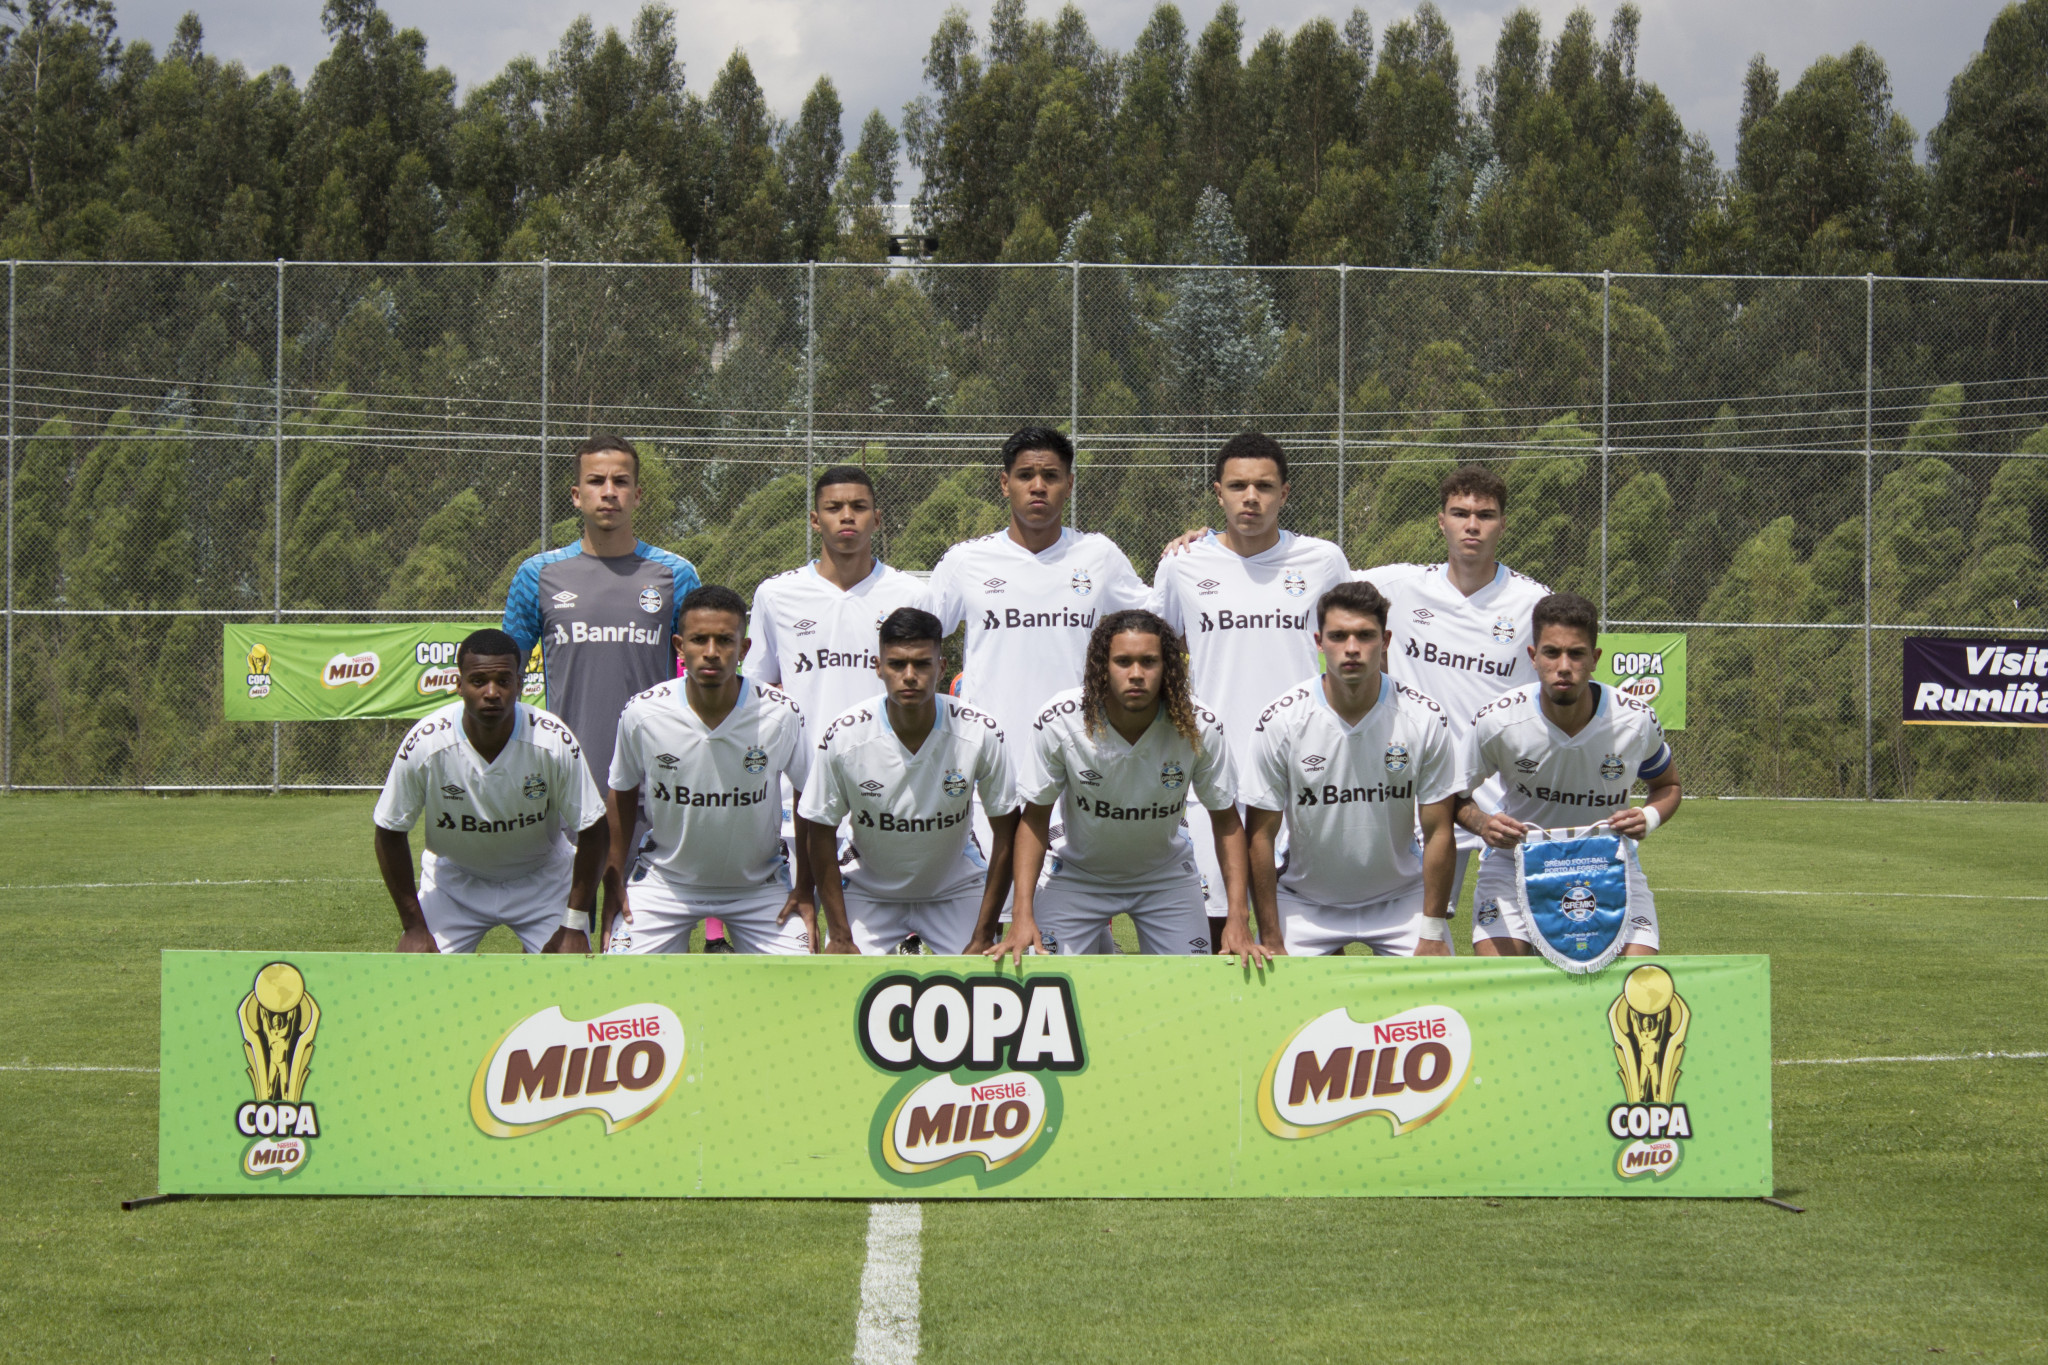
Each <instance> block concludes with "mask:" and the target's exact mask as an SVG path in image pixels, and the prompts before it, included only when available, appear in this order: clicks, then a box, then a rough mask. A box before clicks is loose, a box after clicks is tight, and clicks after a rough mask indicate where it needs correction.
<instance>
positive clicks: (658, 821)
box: [605, 587, 816, 953]
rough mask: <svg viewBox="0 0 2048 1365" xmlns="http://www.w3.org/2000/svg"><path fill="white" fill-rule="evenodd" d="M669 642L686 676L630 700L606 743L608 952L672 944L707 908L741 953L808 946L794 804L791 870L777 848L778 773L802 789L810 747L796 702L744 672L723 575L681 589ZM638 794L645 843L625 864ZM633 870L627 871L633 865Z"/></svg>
mask: <svg viewBox="0 0 2048 1365" xmlns="http://www.w3.org/2000/svg"><path fill="white" fill-rule="evenodd" d="M677 615H678V618H679V620H680V622H681V625H680V629H679V632H678V634H677V635H676V653H677V655H678V656H679V657H680V658H681V659H682V661H683V676H682V677H680V678H673V679H670V680H669V681H668V682H664V683H657V684H655V685H654V686H653V687H650V688H648V689H647V690H646V691H645V692H642V693H641V694H640V695H639V696H637V697H635V698H633V700H631V701H629V702H627V703H626V709H625V711H624V712H622V713H621V714H620V716H619V742H618V744H617V746H616V747H615V748H614V749H613V750H612V771H611V787H612V795H611V830H612V841H611V843H612V851H611V862H612V867H613V869H614V871H615V872H616V873H617V874H618V876H619V878H620V880H621V883H622V884H623V885H624V887H625V892H626V894H625V896H624V898H623V899H624V902H625V913H624V914H623V915H622V916H619V917H615V918H613V919H611V920H610V921H609V922H608V923H607V925H606V926H605V927H606V929H607V930H608V931H609V934H610V946H609V947H608V949H607V951H610V952H627V953H681V952H687V951H689V943H690V931H691V930H692V929H694V928H696V927H697V923H698V921H699V920H702V919H704V918H706V917H708V916H712V915H715V916H717V917H718V918H719V919H721V920H723V921H724V922H725V932H726V936H727V937H728V938H730V939H731V940H732V941H733V943H734V944H735V945H736V946H737V947H738V949H739V951H741V952H743V953H808V952H810V951H811V943H812V941H813V939H814V938H815V936H816V935H815V930H816V925H815V923H814V920H815V918H816V917H815V915H814V914H813V912H812V909H811V883H810V868H809V864H810V855H809V854H808V853H807V852H806V850H805V841H804V837H803V836H804V834H805V831H806V822H805V820H804V819H803V818H802V817H801V816H798V817H797V821H796V829H797V836H798V837H797V845H796V880H795V885H794V888H792V886H791V883H790V879H789V871H788V864H787V862H786V861H785V859H784V857H783V851H782V802H781V801H780V800H778V799H777V795H778V793H779V792H780V791H781V781H782V778H783V777H785V776H787V777H788V778H789V785H790V788H791V790H793V791H795V792H796V793H797V794H798V796H799V797H801V795H802V793H803V788H804V774H805V772H806V771H807V769H808V767H809V764H808V759H809V756H810V753H809V747H808V746H807V745H806V744H805V743H804V723H803V717H802V715H801V714H799V713H798V711H797V708H796V703H795V702H793V701H791V700H790V699H789V698H788V697H786V696H784V695H783V694H782V693H780V692H778V691H776V690H775V689H774V688H772V687H770V686H768V685H767V684H766V683H757V682H748V681H746V680H745V679H743V678H741V677H740V674H739V662H740V658H741V656H742V655H743V654H744V653H745V652H746V647H747V641H746V621H747V604H746V603H745V602H743V601H742V600H741V599H740V595H739V594H738V593H736V592H734V591H733V590H732V589H731V588H720V587H702V588H697V589H694V590H693V591H692V592H691V593H690V595H689V596H687V597H685V598H684V599H683V605H682V609H681V610H680V611H679V612H678V613H677ZM643 801H644V802H645V803H646V805H647V825H648V830H649V838H650V846H649V848H648V850H647V852H646V853H645V855H643V856H642V858H641V859H640V862H639V864H638V865H637V866H636V867H633V868H631V869H628V867H627V859H628V858H629V856H630V855H631V851H632V833H633V825H634V821H635V820H636V818H637V817H638V813H639V808H640V805H641V803H642V802H643ZM629 872H630V876H629Z"/></svg>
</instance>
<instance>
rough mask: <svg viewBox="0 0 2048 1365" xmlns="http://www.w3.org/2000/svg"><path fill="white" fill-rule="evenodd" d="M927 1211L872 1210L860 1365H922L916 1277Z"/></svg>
mask: <svg viewBox="0 0 2048 1365" xmlns="http://www.w3.org/2000/svg"><path fill="white" fill-rule="evenodd" d="M923 1234H924V1205H922V1204H917V1203H902V1204H870V1205H868V1262H867V1265H866V1267H865V1268H863V1269H862V1271H861V1273H860V1317H859V1319H858V1320H857V1321H856V1322H855V1324H854V1329H853V1359H854V1362H855V1365H910V1362H911V1361H914V1360H916V1359H917V1325H918V1309H917V1273H918V1268H919V1265H920V1263H921V1262H922V1260H923V1257H924V1251H923V1246H922V1238H923Z"/></svg>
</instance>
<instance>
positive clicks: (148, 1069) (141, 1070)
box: [0, 1066, 156, 1076]
mask: <svg viewBox="0 0 2048 1365" xmlns="http://www.w3.org/2000/svg"><path fill="white" fill-rule="evenodd" d="M0 1071H132V1072H134V1073H135V1074H136V1075H138V1076H154V1075H156V1068H155V1067H153V1066H0Z"/></svg>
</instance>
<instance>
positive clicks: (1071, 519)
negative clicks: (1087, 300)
mask: <svg viewBox="0 0 2048 1365" xmlns="http://www.w3.org/2000/svg"><path fill="white" fill-rule="evenodd" d="M1071 268H1072V270H1073V272H1074V301H1073V313H1074V319H1073V321H1074V325H1073V329H1072V331H1073V349H1072V352H1071V354H1070V355H1069V356H1068V357H1067V439H1068V440H1070V441H1072V442H1073V443H1074V465H1075V472H1076V473H1077V474H1078V473H1079V471H1080V456H1081V263H1080V262H1079V261H1075V262H1074V263H1073V265H1072V267H1071ZM1080 492H1081V481H1080V479H1078V478H1076V479H1075V480H1074V491H1073V492H1072V493H1070V494H1069V495H1068V496H1067V525H1069V526H1071V527H1073V528H1074V529H1075V530H1077V531H1078V530H1080V529H1081V511H1080V505H1079V504H1080V501H1081V499H1080Z"/></svg>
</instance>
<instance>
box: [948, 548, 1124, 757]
mask: <svg viewBox="0 0 2048 1365" xmlns="http://www.w3.org/2000/svg"><path fill="white" fill-rule="evenodd" d="M928 586H929V590H930V596H931V605H930V607H929V610H930V611H931V612H932V614H933V615H935V616H937V617H938V618H939V623H940V624H941V625H942V626H943V627H944V628H945V631H946V633H947V634H948V635H950V634H952V633H953V629H954V628H955V627H956V626H958V625H959V624H960V623H961V622H963V621H964V622H966V623H967V651H966V658H965V664H966V667H965V670H964V673H965V678H966V682H965V684H964V685H963V686H962V688H961V699H962V700H963V701H966V702H969V703H971V704H972V705H973V706H974V708H975V709H976V710H978V711H985V712H987V713H988V714H989V715H991V716H994V717H995V720H996V724H997V725H998V726H1000V727H1001V728H1002V730H1003V732H1004V733H1005V734H1009V735H1022V734H1024V733H1025V732H1026V731H1028V730H1029V729H1030V728H1031V722H1032V721H1033V720H1034V719H1036V718H1037V716H1038V713H1039V712H1040V711H1041V710H1043V709H1044V707H1045V704H1046V701H1047V700H1048V699H1049V698H1050V697H1051V696H1052V695H1053V694H1054V693H1055V692H1058V691H1061V690H1062V689H1064V688H1069V687H1077V686H1079V685H1080V682H1081V669H1082V666H1083V664H1085V663H1086V662H1087V658H1088V636H1089V633H1090V632H1092V631H1093V630H1094V629H1095V623H1096V622H1097V621H1100V620H1101V619H1102V618H1103V617H1104V616H1105V615H1107V614H1109V613H1110V612H1116V611H1125V610H1129V609H1130V608H1133V607H1142V606H1144V605H1145V594H1146V592H1147V591H1148V590H1147V588H1146V587H1145V584H1144V581H1143V580H1142V579H1140V578H1139V577H1138V575H1137V572H1136V570H1134V569H1132V568H1131V561H1130V560H1129V559H1127V558H1125V557H1124V552H1123V551H1122V550H1119V549H1118V548H1117V547H1116V542H1115V541H1113V540H1111V539H1110V538H1109V537H1108V536H1103V535H1095V534H1093V533H1089V534H1085V535H1084V534H1081V533H1079V532H1076V531H1061V532H1060V538H1059V539H1058V540H1056V541H1054V542H1053V543H1052V544H1051V545H1049V546H1047V547H1046V549H1045V551H1044V552H1043V553H1042V554H1033V553H1031V551H1029V550H1027V549H1025V548H1024V547H1023V546H1022V545H1019V544H1018V543H1017V542H1016V541H1014V540H1012V539H1010V533H1009V532H1008V531H1007V530H1003V531H997V532H995V533H994V534H992V535H986V536H983V537H981V538H980V539H979V540H970V541H965V542H963V543H962V544H959V545H955V546H954V547H953V548H952V549H950V550H948V551H946V554H945V557H944V558H943V559H941V560H940V561H939V566H938V567H937V568H936V569H934V570H932V578H931V583H930V584H929V585H928Z"/></svg>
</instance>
